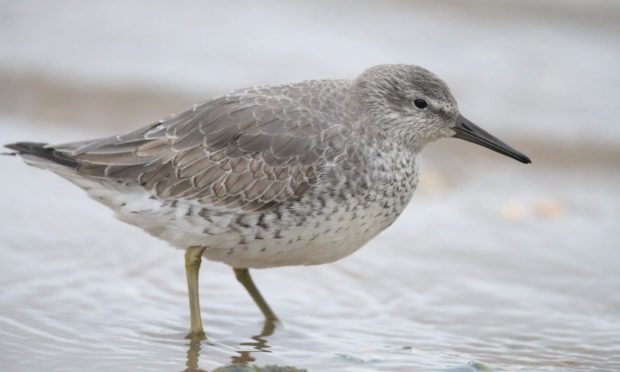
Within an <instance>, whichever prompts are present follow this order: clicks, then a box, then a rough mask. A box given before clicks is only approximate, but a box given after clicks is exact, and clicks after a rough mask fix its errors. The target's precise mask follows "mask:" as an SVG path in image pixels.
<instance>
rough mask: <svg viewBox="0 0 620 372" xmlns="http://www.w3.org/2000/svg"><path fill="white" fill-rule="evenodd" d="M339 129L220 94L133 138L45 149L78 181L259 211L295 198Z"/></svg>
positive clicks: (335, 143) (269, 102) (312, 180)
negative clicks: (108, 182) (120, 183)
mask: <svg viewBox="0 0 620 372" xmlns="http://www.w3.org/2000/svg"><path fill="white" fill-rule="evenodd" d="M345 132H346V130H345V128H344V126H342V125H340V124H339V123H330V122H329V120H326V119H325V118H323V117H321V116H320V115H317V114H314V113H313V112H312V110H311V109H310V108H308V107H304V106H301V105H299V104H297V103H295V102H293V101H292V100H290V99H289V98H286V97H281V96H278V97H264V96H262V95H260V94H248V93H247V92H244V94H240V95H234V94H232V95H228V96H224V97H220V98H217V99H214V100H212V101H209V102H207V103H204V104H202V105H198V106H195V107H193V108H192V109H190V110H188V111H185V112H183V113H181V114H179V115H176V116H173V117H172V118H170V119H168V120H163V121H160V122H159V123H156V124H153V125H150V126H147V127H144V128H141V129H138V130H136V131H133V132H130V133H126V134H124V135H119V136H115V137H110V138H105V139H101V140H95V141H86V142H82V143H72V144H67V145H59V146H53V147H52V148H53V149H54V153H55V154H56V156H57V157H59V158H63V159H68V160H70V161H75V162H76V166H75V170H76V172H77V173H78V174H80V175H82V176H85V177H92V178H104V179H115V180H125V181H127V182H138V183H140V184H141V185H142V186H143V187H144V188H145V189H147V190H149V191H150V192H152V193H153V194H154V195H156V196H157V197H159V198H161V199H193V200H198V201H200V202H202V203H205V204H211V205H220V206H226V207H229V208H243V209H246V210H260V209H267V208H271V207H273V206H275V205H278V204H280V203H283V202H286V201H292V200H297V199H300V198H301V197H302V196H303V195H304V193H305V192H306V191H307V190H308V189H310V188H311V187H312V186H313V185H315V184H316V182H317V179H318V177H317V174H318V172H319V170H320V167H321V164H323V163H324V162H326V161H329V160H330V159H334V158H335V157H336V156H338V155H339V154H341V153H342V152H343V151H344V142H345V139H346V133H345Z"/></svg>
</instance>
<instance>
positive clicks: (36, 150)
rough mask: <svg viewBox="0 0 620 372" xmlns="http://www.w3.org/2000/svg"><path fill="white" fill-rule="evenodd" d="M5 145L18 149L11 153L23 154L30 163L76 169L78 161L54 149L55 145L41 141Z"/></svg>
mask: <svg viewBox="0 0 620 372" xmlns="http://www.w3.org/2000/svg"><path fill="white" fill-rule="evenodd" d="M4 147H6V148H8V149H11V150H14V151H16V153H13V154H11V155H15V154H17V155H19V156H21V157H22V158H23V159H24V160H25V161H26V162H27V163H28V164H31V165H34V166H38V167H41V168H47V169H51V168H56V167H58V166H62V167H69V168H71V169H74V168H75V167H76V166H77V162H76V161H75V160H73V159H70V158H68V157H66V156H64V155H62V154H61V153H59V152H57V151H55V150H54V147H52V146H48V144H47V143H41V142H17V143H11V144H8V145H5V146H4Z"/></svg>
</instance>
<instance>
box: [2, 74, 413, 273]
mask: <svg viewBox="0 0 620 372" xmlns="http://www.w3.org/2000/svg"><path fill="white" fill-rule="evenodd" d="M351 88H352V87H351V82H350V81H347V80H334V81H329V80H324V81H307V82H302V83H298V84H289V85H281V86H272V87H269V86H267V87H257V88H250V89H244V90H238V91H235V92H232V93H230V94H228V95H226V96H222V97H219V98H216V99H213V100H211V101H208V102H206V103H203V104H200V105H195V106H193V107H192V108H191V109H189V110H187V111H185V112H182V113H180V114H178V115H174V116H172V117H171V118H168V119H165V120H161V121H159V122H158V123H155V124H153V125H149V126H146V127H143V128H140V129H137V130H135V131H131V132H129V133H125V134H122V135H118V136H113V137H108V138H103V139H97V140H92V141H82V142H76V143H69V144H64V145H43V144H27V143H26V144H24V143H21V144H15V145H12V148H13V149H16V150H17V151H18V152H19V153H20V154H21V155H22V156H24V157H25V159H26V161H27V162H29V163H31V164H33V165H36V166H39V167H42V168H47V169H50V170H53V171H54V172H56V173H59V174H61V175H63V176H64V177H66V178H68V179H69V180H71V181H73V182H74V183H76V184H78V185H79V186H81V187H83V188H84V189H86V190H87V191H88V192H89V194H90V195H91V196H92V197H94V198H95V199H97V200H99V201H101V202H103V203H104V204H106V205H108V206H109V207H110V208H112V209H113V210H115V211H116V212H117V215H118V216H119V218H121V219H122V220H124V221H126V222H129V223H131V224H134V225H136V226H139V227H141V228H143V229H144V230H146V231H148V232H150V233H151V234H153V235H155V236H158V237H160V238H162V239H164V240H167V241H169V242H171V243H172V244H174V245H176V246H179V247H181V248H186V247H187V246H191V245H204V246H207V250H206V251H205V256H207V257H209V258H212V259H216V260H220V261H225V262H228V263H229V264H231V265H233V266H237V267H260V266H277V265H289V264H312V263H323V262H328V261H333V260H335V259H337V258H340V257H342V256H344V255H347V254H349V253H351V252H352V251H354V250H355V249H357V248H359V246H361V245H362V244H363V243H365V242H366V241H367V240H369V239H370V238H371V237H372V236H374V235H376V233H378V232H379V231H381V230H382V229H384V228H385V227H387V226H388V225H389V224H390V223H391V222H392V221H393V220H394V219H395V218H396V217H397V216H398V214H399V213H400V211H402V208H404V205H406V202H408V200H409V197H410V194H411V193H412V192H413V189H414V188H415V183H417V174H416V171H415V164H414V163H415V157H414V158H412V157H411V156H409V154H401V157H402V158H403V159H396V157H399V155H397V154H396V152H395V153H394V154H393V156H392V158H390V154H387V156H383V157H382V155H386V154H379V155H380V156H379V159H378V160H377V159H376V156H375V155H376V154H373V151H374V152H377V151H380V150H378V149H375V150H370V151H369V147H372V142H373V141H372V139H369V138H367V136H366V133H365V127H364V123H363V122H364V120H367V117H366V116H365V115H364V114H363V112H361V111H360V109H359V107H358V106H357V105H356V102H355V97H354V95H352V94H351ZM366 124H368V123H366ZM370 159H373V160H370ZM377 161H379V163H377ZM381 162H383V163H381ZM403 162H404V163H403ZM405 163H406V164H405ZM394 166H397V167H404V168H407V169H406V173H407V176H405V179H404V180H396V179H394V180H388V178H386V177H387V176H386V175H388V174H390V175H391V176H390V177H393V175H392V173H391V170H392V169H391V168H393V167H394ZM381 172H383V173H385V174H380V173H381ZM399 174H400V173H399ZM398 182H400V183H401V184H399V185H397V183H398ZM390 183H391V184H390ZM397 189H398V190H397ZM401 189H402V190H401ZM381 193H382V194H381ZM403 197H404V199H403ZM352 221H355V222H352ZM313 246H316V247H315V248H316V249H315V252H308V250H310V249H312V247H313ZM303 250H305V252H302V251H303ZM308 253H311V254H308ZM267 257H269V259H267Z"/></svg>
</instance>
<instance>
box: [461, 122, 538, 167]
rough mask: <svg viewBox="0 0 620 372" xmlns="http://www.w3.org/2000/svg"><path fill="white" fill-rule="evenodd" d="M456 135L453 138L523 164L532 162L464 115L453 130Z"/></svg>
mask: <svg viewBox="0 0 620 372" xmlns="http://www.w3.org/2000/svg"><path fill="white" fill-rule="evenodd" d="M452 129H453V130H454V131H455V132H456V134H455V135H454V136H453V137H456V138H460V139H463V140H465V141H469V142H472V143H475V144H477V145H480V146H484V147H486V148H488V149H491V150H493V151H496V152H499V153H500V154H504V155H506V156H509V157H511V158H513V159H516V160H518V161H520V162H521V163H525V164H528V163H531V162H532V161H531V160H530V158H528V157H527V156H525V155H523V154H522V153H520V152H519V151H517V150H515V149H513V148H512V147H510V146H508V145H507V144H505V143H504V142H502V141H500V140H499V139H497V138H496V137H495V136H493V135H491V134H490V133H489V132H487V131H485V130H484V129H482V128H480V127H479V126H477V125H476V124H474V123H472V122H471V121H469V120H467V119H466V118H465V117H463V115H459V119H458V121H457V124H456V126H455V127H454V128H452Z"/></svg>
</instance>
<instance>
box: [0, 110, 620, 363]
mask: <svg viewBox="0 0 620 372" xmlns="http://www.w3.org/2000/svg"><path fill="white" fill-rule="evenodd" d="M2 125H3V128H4V129H6V132H5V133H6V135H5V136H3V137H2V138H1V140H2V141H3V142H6V141H9V140H13V139H16V138H32V136H38V135H40V136H45V135H48V136H51V135H52V134H50V133H46V132H45V131H42V132H41V131H39V132H38V133H37V134H35V133H32V132H31V130H29V129H28V126H27V124H25V123H18V122H15V121H12V120H8V119H4V120H2ZM440 150H442V148H441V147H440V145H437V146H434V148H431V149H430V153H429V155H428V156H427V158H431V159H433V158H436V159H442V161H441V164H443V165H442V167H441V168H440V167H438V166H437V165H436V164H434V162H433V161H430V162H429V164H427V165H426V167H425V168H424V171H425V172H424V174H425V180H424V183H423V185H422V187H421V190H419V193H418V194H417V195H416V196H415V197H414V200H413V202H412V204H411V205H410V206H409V208H408V209H407V210H406V211H405V212H404V214H403V216H402V217H401V218H400V219H399V220H398V221H397V222H396V223H395V224H394V225H393V226H392V227H391V228H390V229H388V230H387V231H385V232H384V233H382V234H381V235H379V236H378V237H377V238H376V239H375V240H373V241H372V242H370V243H369V244H368V245H367V246H366V247H364V248H363V249H362V250H360V251H359V252H357V253H356V254H354V255H353V256H351V257H349V258H347V259H344V260H342V261H340V262H337V263H335V264H330V265H324V266H317V267H293V268H282V269H271V270H258V271H255V272H254V276H255V280H256V282H257V283H258V286H259V288H261V289H262V291H263V293H264V295H265V296H266V297H267V298H268V300H269V302H270V303H271V305H272V307H273V308H274V309H276V311H277V313H278V314H279V315H280V317H281V318H282V319H283V323H282V324H279V325H276V326H275V329H274V330H264V329H263V326H264V325H263V324H262V321H261V316H260V313H259V311H258V310H257V309H256V308H255V307H254V305H253V304H252V302H251V300H250V299H249V297H248V296H247V295H246V293H245V292H244V291H243V289H242V288H241V286H240V285H239V284H238V283H237V282H236V281H235V279H234V276H233V275H232V271H231V270H230V269H229V268H228V267H225V266H223V265H221V264H217V263H210V262H209V263H206V264H205V265H203V272H202V276H201V291H202V292H201V295H202V310H203V316H204V321H205V326H206V329H207V333H208V337H209V339H208V340H207V341H205V342H203V343H201V344H192V343H190V342H189V341H187V340H185V339H184V338H183V336H184V334H185V332H186V330H187V325H188V309H187V304H186V302H187V298H186V290H185V277H184V273H183V256H182V252H181V251H177V250H175V249H172V248H169V247H167V245H166V243H164V242H161V241H158V240H156V239H154V238H151V237H149V236H147V235H146V234H145V233H142V232H141V231H139V230H137V229H136V228H133V227H131V226H127V225H125V224H123V223H121V222H119V221H117V220H115V219H114V218H113V217H112V215H111V212H109V211H108V210H106V209H105V208H104V207H103V206H100V205H98V204H97V203H96V202H94V201H92V200H90V199H88V198H87V197H86V196H85V194H84V193H83V192H82V191H81V190H79V189H78V188H76V187H74V186H73V185H71V184H70V183H68V182H66V181H64V180H62V179H61V178H59V177H56V176H54V175H52V174H50V173H47V172H42V171H39V170H37V169H33V168H30V167H26V166H25V165H23V164H22V163H21V162H20V161H18V160H17V159H15V158H10V157H3V158H0V162H1V163H0V166H1V167H2V171H3V173H5V174H9V175H10V177H7V178H5V180H4V181H3V195H4V197H3V198H2V199H1V201H0V203H1V205H0V207H1V208H2V210H3V213H2V215H1V217H0V218H1V221H0V222H1V226H2V234H1V236H0V248H1V249H0V262H1V263H2V264H1V266H2V270H1V272H2V275H1V276H0V286H1V287H2V294H1V295H0V308H1V309H2V311H1V313H0V329H1V331H2V335H1V337H0V350H2V352H1V353H2V357H1V360H2V365H3V369H5V370H7V369H8V370H37V369H38V368H39V367H40V366H46V369H48V370H49V369H51V370H60V369H62V370H72V369H73V370H83V369H91V370H131V369H134V368H135V369H139V370H161V369H167V370H168V369H170V370H182V369H184V368H185V366H189V367H191V366H194V367H195V366H199V367H200V368H204V369H208V370H211V369H212V368H215V367H218V366H222V365H226V364H227V363H243V362H248V363H255V364H257V365H267V364H277V365H285V366H296V367H299V368H308V369H310V370H314V369H319V370H352V371H353V370H354V371H358V370H360V371H363V370H376V369H383V370H411V369H421V370H446V369H449V368H456V367H461V368H465V369H463V370H476V367H475V364H470V365H469V366H468V363H474V362H479V363H483V364H484V365H486V366H487V367H489V368H492V369H498V370H503V369H506V370H519V369H522V370H537V371H540V370H613V369H615V368H618V367H620V364H619V363H620V359H619V358H618V355H620V324H619V322H618V314H619V312H620V291H618V289H619V288H620V278H619V275H618V273H619V272H620V271H619V269H620V260H619V258H620V257H619V253H618V244H617V240H615V239H613V237H614V232H615V231H617V229H618V228H619V227H620V226H619V219H618V210H620V200H619V199H618V198H617V197H616V196H617V185H618V184H619V182H620V175H618V173H617V172H611V169H610V168H609V167H606V166H601V167H592V166H584V167H580V168H566V167H562V166H553V164H545V161H544V159H543V161H542V164H540V165H539V166H535V167H534V166H531V167H525V166H521V165H519V164H517V163H514V162H512V161H510V160H508V159H506V160H504V159H502V158H494V157H492V156H491V157H488V156H483V157H481V158H480V159H475V165H471V166H468V168H467V169H454V168H452V167H453V164H454V163H456V164H458V158H456V159H455V158H451V157H450V156H448V157H446V156H441V155H437V154H436V152H438V151H440ZM480 155H482V153H481V154H480ZM486 155H488V154H486ZM485 158H486V159H489V158H492V159H494V160H493V161H490V160H484V159H485ZM472 163H474V162H472ZM449 170H451V171H450V172H448V171H449ZM468 368H469V369H468Z"/></svg>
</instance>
